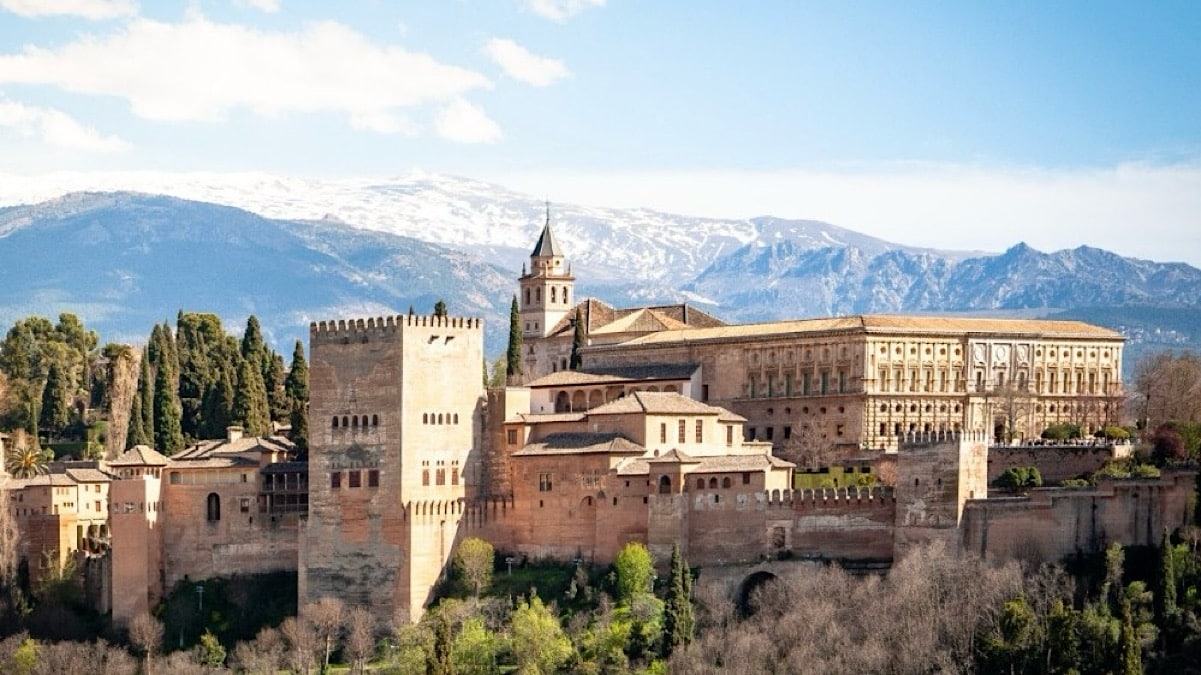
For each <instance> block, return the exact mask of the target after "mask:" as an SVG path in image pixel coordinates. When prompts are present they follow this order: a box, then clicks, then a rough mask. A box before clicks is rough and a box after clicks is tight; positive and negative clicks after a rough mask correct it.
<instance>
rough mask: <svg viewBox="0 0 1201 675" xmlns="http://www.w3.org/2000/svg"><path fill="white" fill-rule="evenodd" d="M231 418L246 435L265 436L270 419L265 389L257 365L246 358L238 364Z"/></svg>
mask: <svg viewBox="0 0 1201 675" xmlns="http://www.w3.org/2000/svg"><path fill="white" fill-rule="evenodd" d="M233 419H234V420H235V421H236V422H238V423H240V424H241V425H242V428H243V430H245V432H246V434H247V435H248V436H267V435H270V433H271V419H270V414H269V411H268V409H267V389H266V387H265V386H264V385H263V376H262V374H261V372H260V371H259V369H258V367H257V366H256V365H255V364H254V363H252V362H251V361H250V360H248V359H242V361H241V362H240V363H239V365H238V386H237V389H235V391H234V411H233Z"/></svg>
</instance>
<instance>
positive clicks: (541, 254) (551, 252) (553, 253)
mask: <svg viewBox="0 0 1201 675" xmlns="http://www.w3.org/2000/svg"><path fill="white" fill-rule="evenodd" d="M562 255H563V249H561V248H559V242H557V241H555V234H554V232H551V229H550V202H549V201H547V202H546V224H545V225H543V226H542V234H541V235H540V236H539V237H538V243H537V244H535V245H534V252H533V253H531V254H530V257H531V258H553V257H562Z"/></svg>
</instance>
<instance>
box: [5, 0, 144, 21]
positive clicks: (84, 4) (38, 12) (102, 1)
mask: <svg viewBox="0 0 1201 675" xmlns="http://www.w3.org/2000/svg"><path fill="white" fill-rule="evenodd" d="M0 7H3V8H4V9H7V10H8V11H10V12H12V13H13V14H17V15H19V16H23V17H26V18H37V17H42V16H78V17H81V18H84V19H89V20H91V21H103V20H105V19H118V18H121V17H123V16H136V15H137V13H138V5H137V3H135V2H133V1H132V0H0Z"/></svg>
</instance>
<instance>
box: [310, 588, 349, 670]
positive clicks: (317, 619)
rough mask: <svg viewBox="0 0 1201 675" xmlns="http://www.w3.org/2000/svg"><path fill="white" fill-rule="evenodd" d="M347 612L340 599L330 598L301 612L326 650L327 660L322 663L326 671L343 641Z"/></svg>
mask: <svg viewBox="0 0 1201 675" xmlns="http://www.w3.org/2000/svg"><path fill="white" fill-rule="evenodd" d="M345 612H346V605H345V603H343V602H342V601H341V600H339V599H338V598H332V597H329V596H325V597H323V598H321V599H320V600H318V601H317V602H311V603H309V604H307V605H305V606H304V608H303V609H302V610H301V612H300V615H301V616H302V617H304V618H305V620H306V621H308V622H309V623H310V624H312V626H313V630H314V631H316V633H317V639H318V640H320V641H321V643H322V645H323V647H324V649H325V658H324V660H323V661H322V663H324V664H325V668H326V669H329V656H330V654H332V653H333V652H334V650H335V649H337V648H338V643H339V641H340V640H341V637H342V635H341V633H342V615H343V614H344V613H345Z"/></svg>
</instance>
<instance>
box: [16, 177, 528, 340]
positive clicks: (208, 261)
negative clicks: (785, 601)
mask: <svg viewBox="0 0 1201 675" xmlns="http://www.w3.org/2000/svg"><path fill="white" fill-rule="evenodd" d="M0 235H2V236H0V323H3V325H5V326H8V325H11V324H12V323H13V322H14V321H15V320H16V319H19V318H21V317H24V316H28V315H31V314H40V315H48V316H54V315H56V314H57V313H59V312H62V311H71V312H75V313H77V314H79V315H80V316H81V317H83V318H84V319H85V321H86V322H87V324H88V326H89V327H90V328H94V329H96V330H97V331H99V332H100V333H101V335H102V337H103V338H104V339H106V340H120V341H135V342H136V341H141V340H144V339H146V336H148V335H149V331H150V328H151V327H152V326H153V324H154V323H155V322H159V321H163V320H164V319H171V320H174V318H175V314H176V312H177V311H178V310H180V309H185V310H198V311H211V312H216V313H217V314H219V315H221V316H222V318H223V319H224V320H225V321H226V322H227V323H229V324H230V325H231V327H234V328H237V329H238V330H240V326H239V325H238V324H241V323H244V322H245V320H246V317H247V316H248V315H250V314H255V315H257V316H258V317H259V320H260V321H261V322H262V324H263V327H264V332H265V334H266V335H267V336H268V338H269V339H270V340H272V341H273V342H274V343H275V345H276V348H277V349H280V350H281V351H282V350H284V349H285V348H290V345H291V343H292V341H293V340H295V339H297V338H302V339H305V340H306V342H307V337H308V323H309V322H310V321H312V320H321V319H331V318H340V317H347V316H374V315H383V314H389V313H392V314H397V313H404V312H407V311H408V308H409V306H410V305H411V306H413V307H414V308H415V310H416V311H418V312H429V311H431V309H432V307H433V304H434V302H435V301H436V300H437V299H439V298H444V299H445V300H446V302H447V304H448V305H449V306H450V308H451V311H452V312H453V313H455V314H460V315H471V316H483V317H485V318H486V319H487V320H488V326H489V329H490V331H492V332H491V333H490V337H491V338H492V340H491V342H492V343H493V346H495V345H496V344H499V343H498V339H501V338H499V337H498V336H499V335H500V333H499V330H500V329H499V326H500V321H499V318H500V317H501V316H502V312H503V313H504V316H506V317H507V311H508V298H509V296H510V294H511V293H512V289H511V282H510V276H511V275H508V274H505V273H504V272H502V271H501V270H498V269H497V268H495V267H493V266H491V265H490V264H488V263H486V262H485V261H483V260H480V259H478V258H476V257H474V256H470V255H467V254H463V253H459V252H456V251H451V250H449V249H446V248H443V247H440V246H436V245H433V244H429V243H426V242H421V241H417V240H415V239H411V238H407V237H400V236H397V235H391V234H385V233H380V232H369V231H365V230H359V229H355V228H352V227H349V226H347V225H343V224H340V223H329V222H326V223H306V222H293V221H282V220H269V219H266V218H262V217H260V216H256V215H254V214H251V213H248V212H246V211H242V210H240V209H235V208H231V207H227V206H218V205H215V204H204V203H200V202H190V201H185V200H181V199H176V198H173V197H163V196H154V195H141V194H131V193H112V194H73V195H69V196H66V197H63V198H61V199H58V200H54V201H52V202H47V203H45V204H41V205H37V206H31V207H13V208H6V209H3V210H0Z"/></svg>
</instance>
